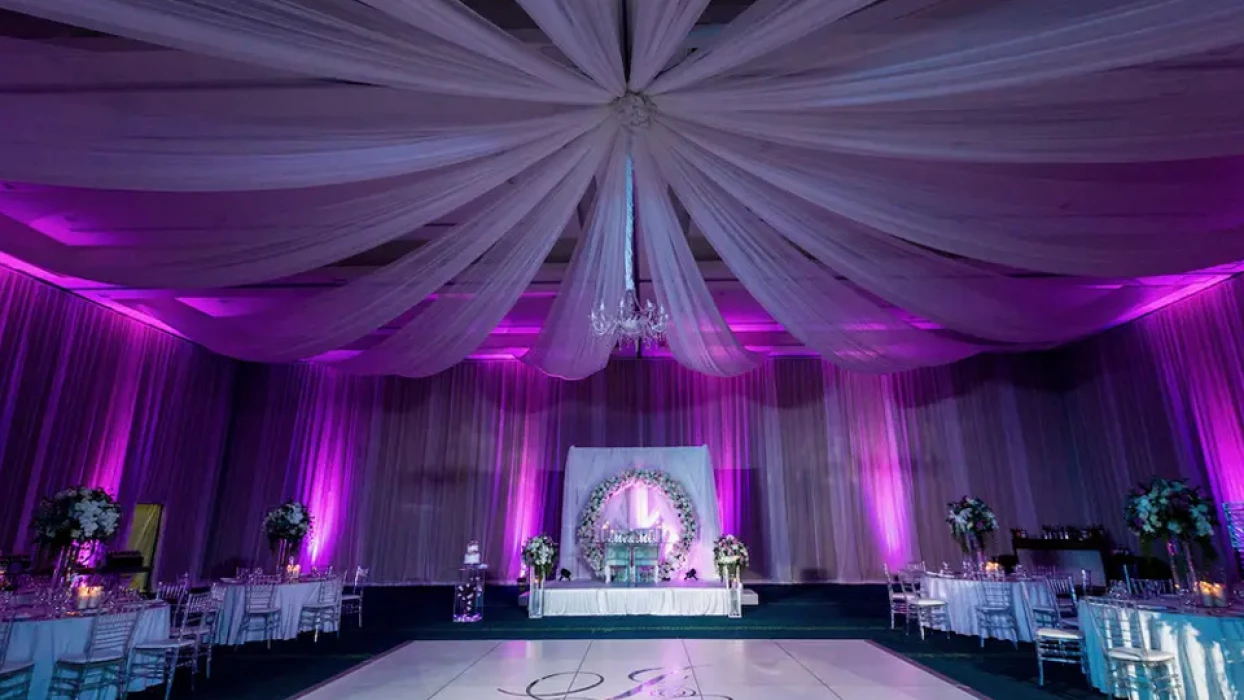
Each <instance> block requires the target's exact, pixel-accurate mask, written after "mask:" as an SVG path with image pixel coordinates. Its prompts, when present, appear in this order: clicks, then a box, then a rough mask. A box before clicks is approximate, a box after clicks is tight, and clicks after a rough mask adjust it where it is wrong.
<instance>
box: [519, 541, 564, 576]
mask: <svg viewBox="0 0 1244 700" xmlns="http://www.w3.org/2000/svg"><path fill="white" fill-rule="evenodd" d="M556 559H557V543H556V542H554V541H553V538H552V537H549V536H548V535H536V536H535V537H532V538H531V539H529V540H527V541H526V542H524V543H523V563H524V564H526V565H527V568H529V569H531V570H532V572H533V573H534V574H535V576H537V577H539V578H540V579H543V580H546V581H547V580H548V578H549V576H551V575H552V573H553V562H554V561H556Z"/></svg>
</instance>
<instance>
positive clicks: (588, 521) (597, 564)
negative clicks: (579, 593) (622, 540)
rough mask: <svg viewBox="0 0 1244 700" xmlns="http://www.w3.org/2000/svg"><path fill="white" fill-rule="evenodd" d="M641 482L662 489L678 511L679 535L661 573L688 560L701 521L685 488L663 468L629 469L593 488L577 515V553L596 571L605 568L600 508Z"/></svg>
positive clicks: (676, 569) (668, 574) (679, 566)
mask: <svg viewBox="0 0 1244 700" xmlns="http://www.w3.org/2000/svg"><path fill="white" fill-rule="evenodd" d="M640 484H642V485H644V486H649V487H652V488H655V489H657V490H658V491H660V492H661V493H663V494H664V495H665V497H666V498H668V499H669V500H670V503H671V504H672V505H673V506H674V510H675V512H677V514H678V527H679V531H678V539H677V540H675V541H674V545H673V547H672V548H671V549H670V551H669V553H668V554H667V555H666V557H665V559H664V561H662V562H661V568H660V575H661V577H662V578H665V577H668V576H671V575H672V574H673V573H674V572H675V571H678V570H679V569H681V568H682V567H683V566H684V565H685V564H686V563H687V557H688V555H689V554H690V552H691V546H692V545H693V544H694V543H695V540H696V538H697V537H698V536H699V534H700V521H699V519H698V518H697V517H696V514H695V507H694V506H693V505H692V503H691V498H690V497H689V496H688V495H687V491H686V489H684V488H683V486H682V484H681V483H679V482H678V481H677V480H676V479H674V478H672V477H671V476H669V475H668V474H666V473H664V472H660V471H657V470H655V469H628V470H626V471H624V472H621V473H619V474H616V475H614V476H611V477H609V478H608V479H605V480H604V481H602V482H600V484H598V485H597V486H596V488H594V489H592V493H591V495H590V496H588V500H587V505H585V506H584V507H583V512H582V514H580V516H579V527H578V529H577V530H576V539H577V541H578V546H579V554H580V556H581V557H583V559H584V560H586V561H587V563H588V565H589V566H591V568H592V571H594V572H596V573H597V574H600V573H602V572H603V571H604V569H605V547H604V543H602V542H601V541H600V538H598V537H597V526H598V525H599V524H600V515H601V512H602V510H603V509H604V507H605V504H606V503H608V502H609V499H611V498H613V497H614V496H616V495H617V494H619V493H621V492H623V491H625V490H626V489H629V488H631V487H632V486H636V485H640Z"/></svg>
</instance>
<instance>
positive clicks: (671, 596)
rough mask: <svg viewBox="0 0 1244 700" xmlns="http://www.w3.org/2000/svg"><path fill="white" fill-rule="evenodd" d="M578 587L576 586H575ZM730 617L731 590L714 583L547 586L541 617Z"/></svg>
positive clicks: (723, 585)
mask: <svg viewBox="0 0 1244 700" xmlns="http://www.w3.org/2000/svg"><path fill="white" fill-rule="evenodd" d="M576 583H577V582H576ZM729 614H730V590H729V589H728V588H727V587H726V585H725V584H722V583H716V582H712V583H710V582H707V581H706V582H701V583H695V584H693V583H686V584H682V585H679V584H663V585H659V586H634V587H628V586H608V587H606V586H599V585H596V586H591V585H587V586H579V585H573V584H548V585H546V586H545V588H544V616H545V617H557V616H584V615H674V616H681V615H717V616H721V617H725V616H726V615H729Z"/></svg>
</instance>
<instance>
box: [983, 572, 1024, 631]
mask: <svg viewBox="0 0 1244 700" xmlns="http://www.w3.org/2000/svg"><path fill="white" fill-rule="evenodd" d="M1016 585H1018V584H1014V583H1007V582H1005V581H978V582H977V583H976V585H975V588H976V593H977V603H976V629H977V631H978V632H979V633H980V640H981V646H982V647H983V646H985V637H987V636H988V637H999V638H1006V637H1003V636H1002V635H1003V634H1004V633H1005V635H1007V636H1009V638H1010V639H1011V643H1012V644H1014V645H1015V646H1016V648H1018V647H1019V621H1018V620H1016V619H1015V586H1016Z"/></svg>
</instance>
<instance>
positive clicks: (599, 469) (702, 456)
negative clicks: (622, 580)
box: [560, 445, 721, 579]
mask: <svg viewBox="0 0 1244 700" xmlns="http://www.w3.org/2000/svg"><path fill="white" fill-rule="evenodd" d="M640 468H642V469H653V470H656V471H661V472H664V473H665V474H667V475H669V476H670V477H671V478H673V479H675V480H677V481H678V482H679V483H680V484H682V487H683V488H684V489H685V490H686V492H687V495H688V496H690V497H691V503H692V505H693V507H694V508H695V510H696V515H697V516H698V517H699V520H700V536H699V539H698V540H697V542H696V543H695V545H694V546H693V547H692V548H691V556H690V557H689V558H688V567H689V568H693V569H695V570H696V572H697V574H698V575H699V577H700V578H701V579H713V578H716V577H717V574H716V573H715V572H714V570H713V541H714V540H716V539H717V538H718V537H719V536H720V535H721V514H720V512H719V510H718V507H717V484H716V482H715V481H714V480H713V464H712V460H711V457H710V456H709V453H708V447H706V446H704V445H701V446H699V447H600V448H586V447H571V448H570V452H569V454H568V455H567V456H566V471H565V481H564V482H563V483H564V486H563V491H562V494H563V495H562V531H561V542H560V544H561V563H560V568H563V569H569V570H570V572H571V575H572V576H574V578H576V579H588V578H591V577H592V575H593V572H592V571H591V568H590V567H589V566H588V565H587V564H586V563H585V562H584V561H582V560H581V559H580V558H579V553H578V549H577V547H576V543H575V530H576V528H578V525H579V516H580V514H581V513H582V512H583V506H584V504H586V503H587V499H588V496H589V495H590V494H591V493H592V489H594V488H596V486H597V485H598V484H600V482H602V481H604V480H605V479H608V478H609V477H611V476H614V475H615V474H619V473H621V472H623V471H626V470H627V469H640ZM627 498H630V499H635V498H637V497H636V496H635V495H628V494H626V493H624V494H619V495H618V496H617V497H615V498H614V499H613V501H612V502H610V503H608V504H606V506H605V510H604V511H603V513H604V517H602V519H601V521H602V522H610V519H609V517H608V516H609V515H610V514H611V513H612V514H613V517H614V519H615V521H616V522H619V523H621V522H624V516H626V517H629V515H627V512H628V511H627V510H626V509H627V508H628V507H632V506H636V507H637V506H638V504H637V503H635V502H634V501H633V500H632V501H627V500H624V499H627ZM647 498H648V499H649V501H648V504H649V506H651V505H655V504H657V503H661V505H660V506H658V507H664V508H665V510H661V511H659V512H660V513H662V514H663V515H664V519H665V522H666V523H671V522H677V517H676V516H675V515H674V511H673V509H672V508H669V504H668V503H663V501H664V499H662V498H661V496H659V495H658V494H656V493H650V495H649V496H647ZM649 512H651V510H649Z"/></svg>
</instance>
